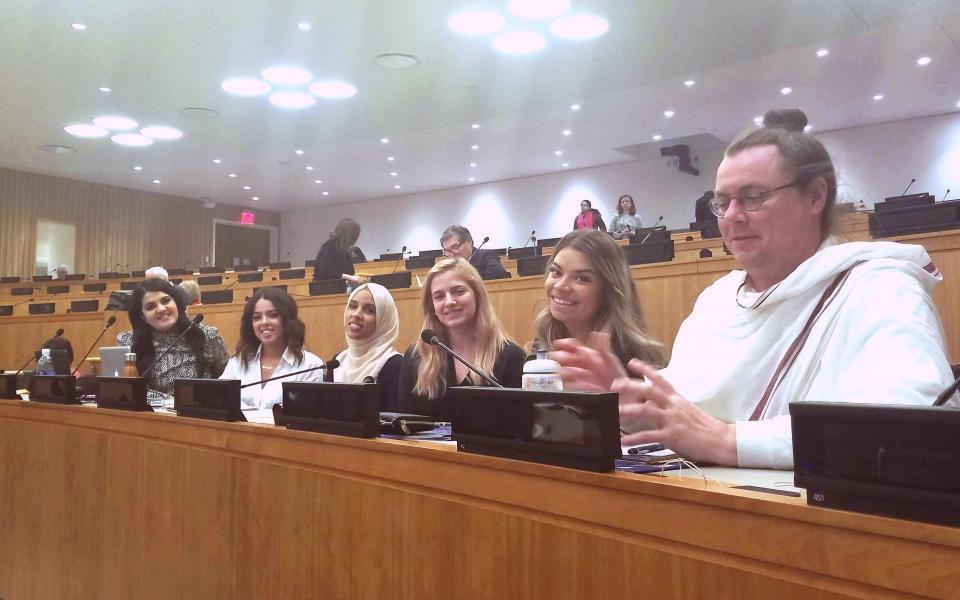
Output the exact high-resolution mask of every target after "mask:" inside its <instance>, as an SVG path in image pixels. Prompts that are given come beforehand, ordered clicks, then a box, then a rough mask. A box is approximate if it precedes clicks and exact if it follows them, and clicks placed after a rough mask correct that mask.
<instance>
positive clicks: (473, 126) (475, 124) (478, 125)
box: [470, 123, 480, 129]
mask: <svg viewBox="0 0 960 600" xmlns="http://www.w3.org/2000/svg"><path fill="white" fill-rule="evenodd" d="M470 127H472V128H473V129H480V123H474V124H473V125H471V126H470Z"/></svg>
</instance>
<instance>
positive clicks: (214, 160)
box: [213, 158, 223, 165]
mask: <svg viewBox="0 0 960 600" xmlns="http://www.w3.org/2000/svg"><path fill="white" fill-rule="evenodd" d="M222 162H223V161H222V160H220V159H219V158H215V159H213V164H215V165H219V164H220V163H222Z"/></svg>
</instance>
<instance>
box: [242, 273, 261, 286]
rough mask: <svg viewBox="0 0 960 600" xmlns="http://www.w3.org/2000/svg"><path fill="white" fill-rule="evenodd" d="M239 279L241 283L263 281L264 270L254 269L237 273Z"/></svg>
mask: <svg viewBox="0 0 960 600" xmlns="http://www.w3.org/2000/svg"><path fill="white" fill-rule="evenodd" d="M237 281H238V282H239V283H251V282H254V281H263V272H262V271H253V272H250V273H239V272H238V273H237Z"/></svg>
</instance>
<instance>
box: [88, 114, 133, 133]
mask: <svg viewBox="0 0 960 600" xmlns="http://www.w3.org/2000/svg"><path fill="white" fill-rule="evenodd" d="M93 124H94V125H99V126H100V127H103V128H105V129H116V130H118V131H123V130H126V129H136V128H137V122H136V121H134V120H133V119H128V118H127V117H112V116H108V117H97V118H96V119H94V120H93Z"/></svg>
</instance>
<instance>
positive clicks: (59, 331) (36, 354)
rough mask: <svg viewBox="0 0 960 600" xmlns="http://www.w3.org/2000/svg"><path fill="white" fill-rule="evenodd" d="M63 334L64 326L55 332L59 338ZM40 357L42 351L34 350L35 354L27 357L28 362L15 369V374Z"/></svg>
mask: <svg viewBox="0 0 960 600" xmlns="http://www.w3.org/2000/svg"><path fill="white" fill-rule="evenodd" d="M61 335H63V327H61V328H60V329H58V330H57V332H56V333H54V334H53V337H55V338H58V337H60V336H61ZM38 358H40V351H39V350H35V351H34V352H33V354H31V355H30V358H28V359H27V362H25V363H23V366H22V367H20V368H19V369H17V370H16V371H14V373H13V374H14V375H17V374H19V373H20V372H21V371H23V370H24V369H26V368H27V365H29V364H30V363H31V362H33V361H35V360H37V359H38Z"/></svg>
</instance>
